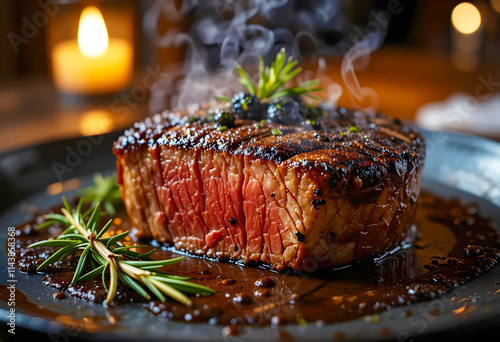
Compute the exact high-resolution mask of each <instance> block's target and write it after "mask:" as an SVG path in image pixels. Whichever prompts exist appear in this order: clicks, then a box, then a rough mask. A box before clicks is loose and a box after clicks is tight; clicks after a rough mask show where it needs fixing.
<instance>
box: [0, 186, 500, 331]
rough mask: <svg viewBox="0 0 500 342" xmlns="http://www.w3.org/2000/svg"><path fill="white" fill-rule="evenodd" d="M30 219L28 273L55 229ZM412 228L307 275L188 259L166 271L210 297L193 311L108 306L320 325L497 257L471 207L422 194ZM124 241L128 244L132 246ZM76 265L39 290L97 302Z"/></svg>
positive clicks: (24, 257) (124, 225)
mask: <svg viewBox="0 0 500 342" xmlns="http://www.w3.org/2000/svg"><path fill="white" fill-rule="evenodd" d="M118 217H119V218H118V219H116V220H115V224H114V227H113V228H112V229H114V232H115V233H120V232H121V231H125V230H129V229H132V227H131V224H130V221H129V220H128V217H127V215H126V213H125V212H123V213H121V214H119V216H118ZM37 222H38V223H39V222H41V215H40V216H38V217H37V218H36V219H35V220H34V221H33V222H29V223H25V224H22V225H20V226H18V227H17V229H18V232H17V241H16V244H17V246H16V250H17V256H16V257H17V266H18V268H19V270H20V271H21V272H25V273H35V272H36V268H37V266H38V265H39V264H40V263H41V262H42V261H43V260H45V259H46V258H47V256H48V255H50V254H51V253H52V252H53V249H51V248H36V249H28V248H27V246H28V245H29V244H31V243H33V242H35V241H39V240H44V239H47V238H49V237H50V236H54V235H56V234H58V233H59V232H60V229H59V228H57V227H50V228H48V229H44V230H41V231H37V230H36V229H35V228H36V224H37ZM415 227H416V228H415V239H414V242H413V243H412V244H408V246H406V247H402V248H400V249H398V250H396V251H393V252H391V253H389V254H388V255H386V256H384V257H381V258H376V259H373V258H372V259H370V260H364V261H362V262H359V263H357V264H355V265H351V266H349V267H345V268H343V269H336V270H331V269H328V270H321V271H318V272H315V273H311V274H307V273H297V272H292V271H284V272H276V271H273V270H270V269H268V268H265V267H263V266H259V265H248V266H241V265H238V264H235V263H229V262H218V261H214V260H208V259H204V258H199V257H186V258H185V259H184V260H182V261H181V262H180V263H178V264H176V265H172V266H168V267H165V268H164V271H166V272H171V273H172V274H177V275H182V276H189V277H191V280H192V281H193V282H196V283H200V284H202V285H205V286H208V287H210V288H212V289H214V290H215V291H216V294H214V295H212V296H200V297H193V306H192V307H185V306H183V305H182V304H179V303H176V302H175V301H173V300H168V301H167V302H166V303H161V302H159V301H157V300H151V301H145V300H144V299H142V298H141V297H140V296H139V295H137V294H136V293H135V292H132V291H130V290H129V289H128V288H127V287H125V286H121V287H119V288H118V290H117V295H116V298H115V302H114V304H116V305H118V304H124V303H129V302H138V301H143V302H144V307H145V309H147V310H149V311H150V312H152V313H153V314H155V315H157V316H159V317H162V318H164V319H168V320H176V321H184V322H196V323H209V324H222V325H229V326H236V325H255V326H269V325H271V326H279V325H284V324H301V325H305V324H310V323H314V324H320V325H321V324H328V323H335V322H341V321H347V320H351V319H356V318H359V317H362V316H368V317H372V318H373V319H376V314H377V313H378V312H381V311H385V310H388V309H390V308H392V307H395V306H403V305H409V304H411V303H414V302H418V301H422V300H428V299H432V298H435V297H436V296H438V295H441V294H443V293H446V292H447V291H449V290H451V289H453V288H455V287H457V286H459V285H460V284H463V283H465V282H466V281H468V280H470V279H473V278H475V277H478V276H480V275H481V274H482V273H483V272H486V271H487V270H489V269H491V268H492V267H494V266H495V265H496V264H497V263H498V261H499V260H500V234H499V232H498V230H496V229H495V228H494V227H493V225H492V224H491V222H490V221H489V220H488V219H487V218H484V217H482V216H481V215H480V214H479V213H478V209H477V207H476V206H475V205H473V204H470V205H462V204H460V203H459V202H458V201H456V200H450V201H445V200H442V199H439V198H436V197H435V196H433V195H431V194H427V193H423V194H422V195H421V197H420V202H419V206H418V209H417V213H416V217H415ZM112 234H113V232H112ZM126 242H128V243H132V241H131V240H130V239H129V240H128V241H126ZM144 251H146V249H145V250H144ZM175 256H178V252H177V251H175V250H173V249H171V248H168V247H162V246H157V250H156V251H155V252H154V253H153V254H152V256H151V257H152V258H153V259H165V258H171V257H175ZM76 262H77V258H69V259H68V260H65V261H63V262H58V263H57V264H55V265H51V266H49V267H47V268H46V269H45V270H44V272H45V276H44V278H43V284H44V285H46V286H51V287H53V288H54V289H56V290H57V294H56V295H57V296H59V297H60V298H61V300H64V294H67V295H70V296H75V297H78V298H81V299H84V300H87V301H90V302H94V303H101V302H102V301H103V300H104V298H105V296H106V290H105V288H104V286H103V284H102V281H101V277H100V276H98V277H96V278H94V279H92V280H90V281H87V282H84V283H79V284H71V279H72V276H73V271H74V268H75V266H76ZM1 292H4V288H3V287H2V288H0V293H1ZM0 299H1V296H0ZM370 315H371V316H370ZM409 315H411V312H410V313H409ZM235 329H236V328H235ZM228 334H229V335H230V334H232V330H231V331H229V330H228Z"/></svg>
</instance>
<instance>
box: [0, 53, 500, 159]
mask: <svg viewBox="0 0 500 342" xmlns="http://www.w3.org/2000/svg"><path fill="white" fill-rule="evenodd" d="M341 62H342V59H341V58H329V59H327V63H328V74H327V76H328V77H329V78H330V79H332V80H333V81H335V82H337V83H339V85H340V86H342V87H343V88H344V89H343V93H342V96H341V97H340V99H339V104H340V105H343V106H346V107H352V106H353V101H352V97H351V96H350V95H349V91H347V90H346V87H345V84H344V81H343V80H342V77H341V73H340V69H341ZM356 75H357V76H358V79H359V83H360V86H361V87H370V88H371V89H373V90H374V91H375V92H376V94H377V101H378V110H379V111H380V112H382V113H385V114H386V115H389V116H393V117H398V118H401V119H406V120H414V119H415V113H416V111H417V110H418V108H419V107H420V106H422V105H423V104H425V103H428V102H434V101H443V100H444V99H446V98H447V97H448V96H449V95H451V94H453V93H455V92H465V93H468V94H471V95H474V94H475V91H476V88H477V87H478V85H479V84H480V78H481V77H483V78H485V79H487V78H488V77H490V78H492V79H494V80H500V76H499V73H498V70H492V69H491V68H490V69H488V68H486V67H483V68H482V69H480V70H475V71H473V72H460V71H458V70H456V69H455V68H454V67H453V66H452V65H451V63H450V59H449V57H448V56H438V55H437V54H433V53H430V52H426V51H421V50H418V49H412V48H391V47H384V48H382V49H380V50H379V51H376V52H374V53H373V54H372V55H371V56H370V64H369V65H368V67H367V68H366V69H365V70H362V71H357V72H356ZM137 78H138V79H139V81H140V77H137ZM139 81H136V82H139ZM495 90H496V89H495ZM127 91H129V90H125V94H126V93H127ZM119 99H120V97H119V95H114V96H110V97H107V98H104V99H101V100H100V101H83V102H75V101H68V99H65V98H63V97H61V96H60V95H59V94H58V93H57V92H56V90H55V89H54V87H53V84H52V82H51V81H50V79H49V78H44V77H41V78H34V79H20V80H17V81H16V82H13V83H10V84H5V85H3V86H0V152H1V151H6V150H10V149H15V148H19V147H22V146H28V145H33V144H39V143H43V142H47V141H54V140H59V139H64V138H69V137H75V136H83V135H91V134H101V133H105V132H107V131H110V130H115V129H124V128H126V127H128V126H130V125H131V124H132V123H133V122H135V121H137V120H140V119H141V118H144V117H146V116H148V115H149V112H148V104H147V99H145V100H142V101H136V102H132V104H128V105H126V106H125V109H123V108H124V107H123V103H121V105H122V107H121V108H122V109H121V110H119V111H117V110H116V107H117V106H116V105H115V106H113V104H114V103H115V104H116V101H119ZM118 103H120V102H118ZM362 104H363V103H362Z"/></svg>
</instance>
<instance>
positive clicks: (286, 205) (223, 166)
mask: <svg viewBox="0 0 500 342" xmlns="http://www.w3.org/2000/svg"><path fill="white" fill-rule="evenodd" d="M204 113H205V110H199V111H198V114H201V115H204ZM184 114H185V113H170V112H164V113H162V114H157V115H155V116H153V117H152V118H151V119H146V120H145V121H144V122H140V123H137V124H135V125H134V127H133V128H132V129H130V130H128V131H126V132H125V134H124V135H123V136H122V137H120V139H119V140H118V141H117V142H116V143H115V145H114V149H113V151H114V153H115V155H116V157H117V159H118V161H117V169H118V182H119V184H120V186H121V190H122V197H123V200H124V203H125V206H126V208H127V211H128V214H129V216H130V218H131V220H132V222H133V223H134V225H135V226H136V227H137V229H138V230H139V233H140V236H142V237H144V238H154V239H156V240H157V241H159V242H162V243H171V244H173V245H174V246H175V247H176V248H177V249H179V250H185V251H188V252H190V253H192V254H196V255H204V256H208V257H212V258H218V259H232V260H236V261H241V262H243V263H248V262H250V261H257V262H262V263H265V264H269V265H271V266H272V267H273V268H275V269H277V270H282V269H284V268H286V267H290V268H293V269H296V270H301V271H314V270H316V269H317V268H324V267H338V266H342V265H346V264H348V263H351V262H353V261H356V260H359V259H360V258H363V257H364V256H367V255H371V254H377V253H382V252H384V251H386V250H388V249H392V248H394V247H395V246H397V245H399V244H400V243H401V242H402V241H403V240H405V238H407V234H408V232H409V230H410V226H411V224H412V217H413V213H414V209H415V205H416V200H417V197H418V194H419V183H420V175H421V170H422V167H423V161H424V151H425V143H424V140H423V138H422V136H421V135H420V134H419V133H418V132H417V131H415V130H413V129H412V128H410V127H407V126H404V125H401V123H400V122H399V121H397V120H396V121H393V120H392V119H389V118H386V117H384V116H382V115H380V114H368V113H366V112H361V111H356V112H350V111H346V110H344V109H341V110H339V111H338V112H336V115H330V118H329V119H328V120H325V121H324V124H325V125H326V126H327V130H324V131H316V130H311V129H307V128H304V127H293V126H283V125H279V124H274V123H268V122H265V123H264V122H256V121H250V120H242V119H237V120H236V121H235V124H234V127H232V128H229V129H227V130H223V131H221V130H218V129H217V128H216V127H215V126H214V125H213V124H212V123H206V122H204V120H199V121H196V122H192V121H193V120H190V118H189V117H186V116H185V115H184ZM190 122H191V123H190ZM351 127H357V130H350V128H351ZM276 132H279V134H276Z"/></svg>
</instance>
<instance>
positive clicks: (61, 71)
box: [52, 6, 133, 94]
mask: <svg viewBox="0 0 500 342" xmlns="http://www.w3.org/2000/svg"><path fill="white" fill-rule="evenodd" d="M52 70H53V75H54V82H55V84H56V87H57V88H58V89H59V90H60V91H62V92H64V93H69V94H105V93H113V92H116V91H119V90H121V89H123V88H125V87H126V86H127V85H128V84H129V82H130V79H131V77H132V72H133V49H132V45H131V44H130V42H128V41H126V40H124V39H118V38H109V37H108V31H107V28H106V24H105V22H104V18H103V16H102V14H101V12H100V11H99V9H97V8H96V7H94V6H89V7H86V8H85V9H84V10H83V11H82V15H81V17H80V24H79V26H78V39H77V40H66V41H62V42H60V43H58V44H56V45H54V47H53V49H52Z"/></svg>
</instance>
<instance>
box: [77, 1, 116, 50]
mask: <svg viewBox="0 0 500 342" xmlns="http://www.w3.org/2000/svg"><path fill="white" fill-rule="evenodd" d="M108 45H109V36H108V29H107V28H106V23H105V22H104V18H103V16H102V14H101V11H99V9H98V8H97V7H95V6H88V7H85V8H84V10H83V11H82V15H81V17H80V24H79V25H78V48H79V49H80V52H81V53H82V55H84V56H85V57H99V56H102V55H104V54H105V53H106V51H107V49H108Z"/></svg>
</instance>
